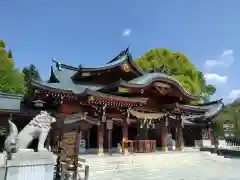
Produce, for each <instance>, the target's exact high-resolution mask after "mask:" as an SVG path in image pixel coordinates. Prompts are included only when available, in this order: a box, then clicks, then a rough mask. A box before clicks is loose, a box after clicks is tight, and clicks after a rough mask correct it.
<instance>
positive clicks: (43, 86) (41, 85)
mask: <svg viewBox="0 0 240 180" xmlns="http://www.w3.org/2000/svg"><path fill="white" fill-rule="evenodd" d="M31 85H32V86H34V87H37V88H40V89H45V90H50V91H54V92H63V93H69V94H74V92H73V91H72V90H66V89H60V88H55V87H52V86H51V84H50V83H43V82H39V81H36V80H33V79H32V80H31Z"/></svg>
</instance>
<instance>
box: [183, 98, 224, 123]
mask: <svg viewBox="0 0 240 180" xmlns="http://www.w3.org/2000/svg"><path fill="white" fill-rule="evenodd" d="M184 106H185V108H186V109H190V110H193V108H195V109H196V108H204V109H205V110H206V111H205V113H203V114H193V115H182V119H183V120H189V121H195V120H200V121H204V120H208V119H210V118H212V117H215V116H216V115H217V114H218V113H219V112H221V110H222V109H223V107H224V104H223V102H222V99H221V100H217V101H213V102H210V103H206V104H199V105H194V106H193V105H184Z"/></svg>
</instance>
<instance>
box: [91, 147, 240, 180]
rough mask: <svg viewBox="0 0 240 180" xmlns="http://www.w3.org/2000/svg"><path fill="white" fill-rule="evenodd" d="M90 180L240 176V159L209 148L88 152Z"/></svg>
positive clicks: (216, 179) (217, 179)
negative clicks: (132, 152)
mask: <svg viewBox="0 0 240 180" xmlns="http://www.w3.org/2000/svg"><path fill="white" fill-rule="evenodd" d="M87 158H88V162H89V163H90V177H89V180H133V179H135V180H161V179H164V180H227V179H231V180H240V171H239V167H240V160H237V159H228V158H224V157H222V156H217V155H214V154H209V153H207V152H198V151H195V152H168V153H155V154H134V155H128V156H122V155H113V156H101V157H98V156H96V155H95V156H88V157H87Z"/></svg>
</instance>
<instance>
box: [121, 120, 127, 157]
mask: <svg viewBox="0 0 240 180" xmlns="http://www.w3.org/2000/svg"><path fill="white" fill-rule="evenodd" d="M122 135H123V138H122V152H123V153H124V154H125V153H128V148H127V144H128V143H127V141H128V123H127V122H126V121H124V122H123V124H122Z"/></svg>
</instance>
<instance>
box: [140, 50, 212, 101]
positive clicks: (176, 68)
mask: <svg viewBox="0 0 240 180" xmlns="http://www.w3.org/2000/svg"><path fill="white" fill-rule="evenodd" d="M136 64H137V65H138V66H139V67H140V69H142V70H143V71H149V70H153V69H155V70H156V71H159V70H160V69H161V67H162V66H163V65H164V67H165V68H166V69H167V71H168V72H169V74H171V75H172V76H173V77H175V78H176V79H177V80H178V81H179V82H180V83H181V84H182V86H183V87H184V88H185V89H186V90H187V91H188V92H190V93H192V94H195V95H202V96H203V98H204V99H203V100H204V101H208V100H209V97H210V96H211V95H213V94H214V93H215V91H216V88H215V87H214V86H213V85H207V83H206V81H205V78H204V74H203V73H202V72H200V71H198V70H197V69H196V67H195V66H194V65H193V64H192V63H191V62H190V61H189V60H188V58H187V57H186V56H185V55H184V54H183V53H173V52H172V51H170V50H169V49H166V48H154V49H151V50H150V51H148V52H147V53H146V54H144V55H143V56H142V57H140V58H138V59H137V60H136ZM160 71H161V70H160Z"/></svg>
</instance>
